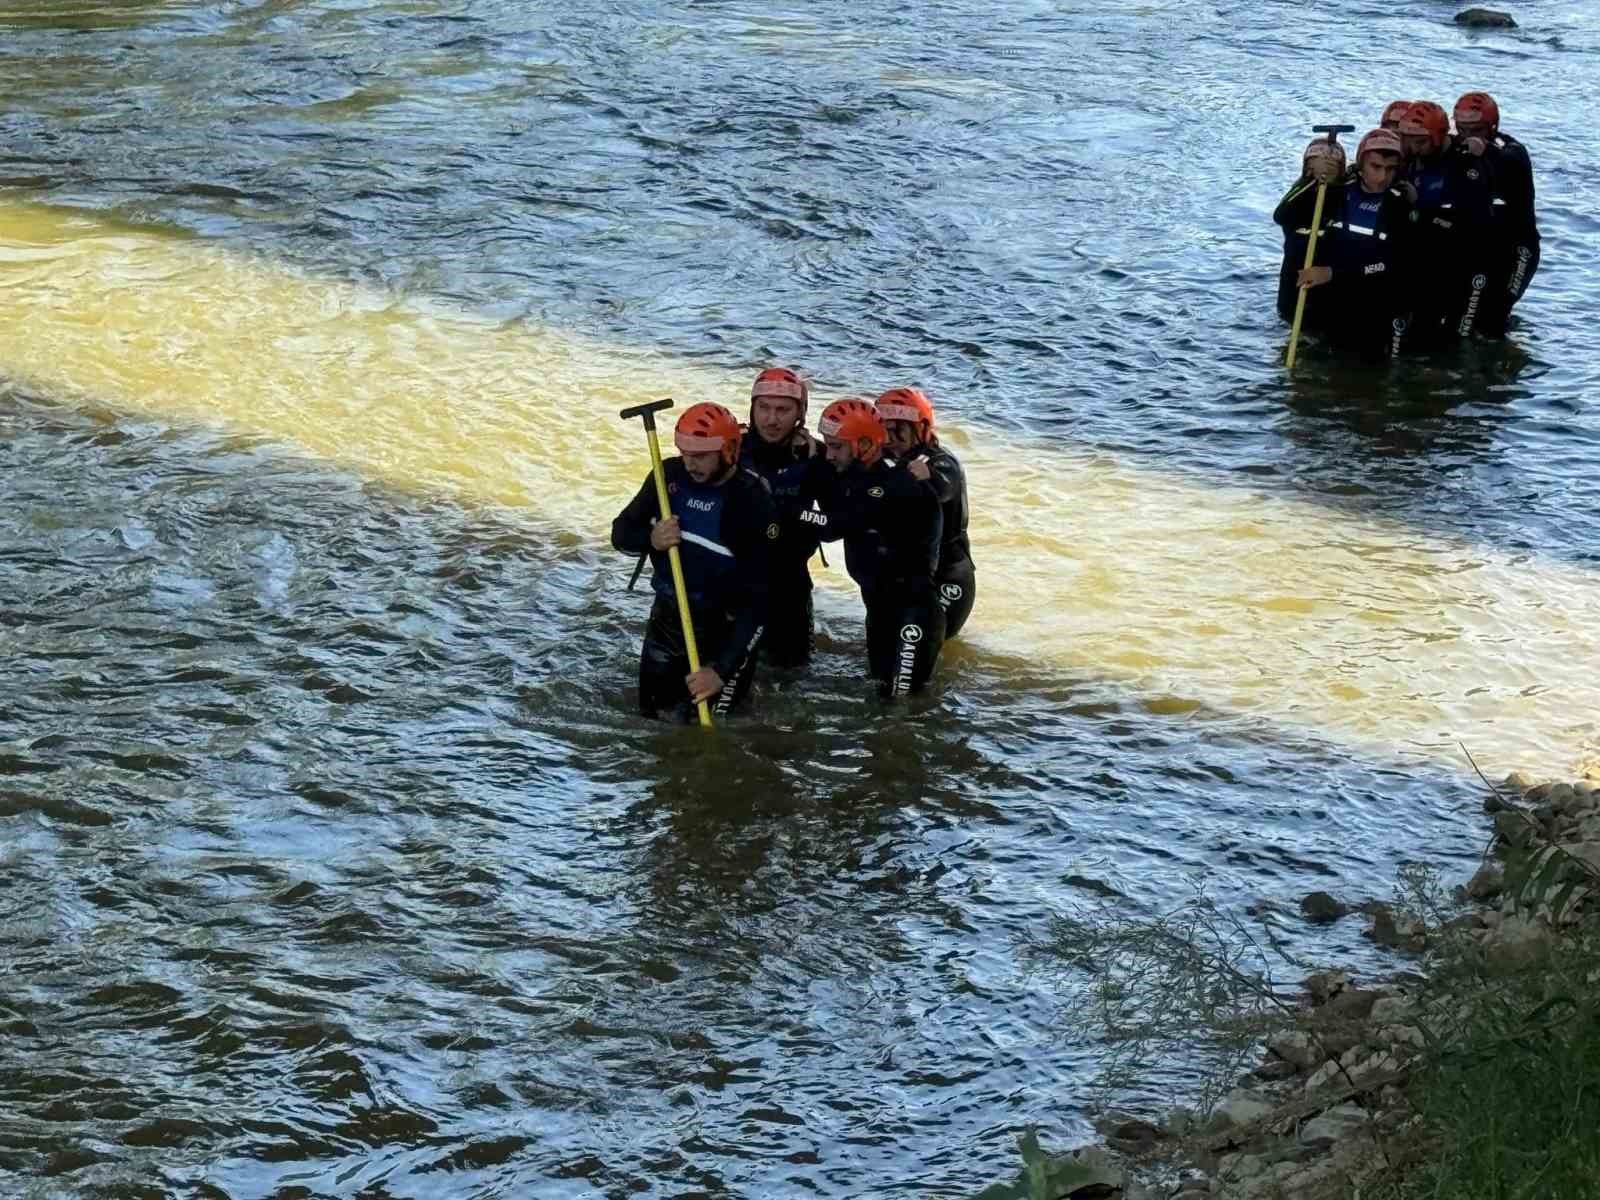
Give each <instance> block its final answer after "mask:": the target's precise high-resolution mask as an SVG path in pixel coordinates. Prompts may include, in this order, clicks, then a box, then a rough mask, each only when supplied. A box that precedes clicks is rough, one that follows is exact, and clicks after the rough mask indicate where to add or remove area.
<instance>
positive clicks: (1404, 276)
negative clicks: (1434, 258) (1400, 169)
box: [1311, 176, 1415, 358]
mask: <svg viewBox="0 0 1600 1200" xmlns="http://www.w3.org/2000/svg"><path fill="white" fill-rule="evenodd" d="M1329 199H1330V201H1331V200H1332V199H1333V197H1332V196H1331V195H1330V197H1329ZM1330 207H1332V205H1331V204H1330ZM1411 213H1412V209H1411V202H1410V201H1409V200H1407V199H1406V197H1405V195H1404V194H1403V193H1402V192H1401V191H1400V189H1398V188H1388V189H1386V190H1384V191H1382V192H1377V193H1373V192H1368V191H1365V190H1363V188H1362V187H1361V184H1360V182H1359V181H1358V180H1357V179H1356V178H1355V177H1354V176H1352V177H1351V178H1350V180H1349V181H1348V182H1347V185H1346V186H1345V187H1343V188H1341V189H1340V191H1339V195H1338V207H1337V208H1336V209H1335V210H1334V212H1333V217H1332V220H1330V221H1329V223H1328V229H1327V233H1326V234H1325V235H1324V237H1325V238H1326V246H1327V249H1326V251H1325V252H1324V251H1323V250H1321V249H1319V250H1318V252H1317V257H1318V259H1319V260H1321V263H1322V265H1323V266H1326V267H1328V268H1329V269H1330V270H1331V271H1332V272H1333V274H1332V276H1331V277H1330V278H1329V280H1328V282H1327V283H1325V284H1322V285H1320V286H1319V287H1315V288H1312V289H1311V290H1312V293H1313V294H1314V295H1315V294H1317V293H1322V295H1321V296H1320V297H1319V299H1320V301H1321V306H1322V307H1321V313H1322V325H1323V332H1324V334H1325V335H1326V336H1327V338H1328V340H1329V341H1330V342H1331V343H1332V344H1334V345H1335V346H1338V347H1340V348H1341V349H1344V350H1349V351H1353V352H1355V353H1357V354H1360V355H1362V356H1363V357H1367V358H1384V357H1388V356H1390V355H1393V354H1395V353H1397V352H1398V351H1399V349H1400V347H1401V344H1402V341H1403V338H1404V335H1405V332H1406V328H1407V324H1408V322H1409V319H1410V315H1411V313H1410V306H1411V296H1412V282H1411V279H1410V272H1411V269H1412V263H1411V253H1412V250H1413V244H1412V241H1413V239H1412V235H1413V233H1414V232H1415V225H1414V223H1413V222H1412V219H1411ZM1325 215H1326V214H1325ZM1318 244H1319V246H1321V245H1322V242H1321V241H1320V240H1319V243H1318Z"/></svg>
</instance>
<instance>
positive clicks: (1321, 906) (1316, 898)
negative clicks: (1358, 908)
mask: <svg viewBox="0 0 1600 1200" xmlns="http://www.w3.org/2000/svg"><path fill="white" fill-rule="evenodd" d="M1349 911H1350V906H1349V905H1348V904H1343V903H1341V902H1340V901H1338V900H1336V899H1334V898H1333V897H1332V896H1330V895H1329V894H1328V893H1327V892H1311V893H1309V894H1308V895H1306V896H1303V897H1302V898H1301V900H1300V912H1301V913H1302V914H1303V915H1304V916H1305V919H1306V920H1308V921H1310V922H1311V923H1312V924H1313V925H1331V924H1332V923H1333V922H1334V921H1337V920H1338V919H1339V918H1340V917H1342V916H1345V915H1346V914H1348V913H1349Z"/></svg>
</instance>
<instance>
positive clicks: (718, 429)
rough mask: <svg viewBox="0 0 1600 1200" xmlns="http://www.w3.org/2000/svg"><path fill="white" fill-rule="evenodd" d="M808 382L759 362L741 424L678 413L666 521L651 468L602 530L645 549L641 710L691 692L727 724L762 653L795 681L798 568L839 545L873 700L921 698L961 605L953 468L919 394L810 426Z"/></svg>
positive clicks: (706, 412) (967, 588)
mask: <svg viewBox="0 0 1600 1200" xmlns="http://www.w3.org/2000/svg"><path fill="white" fill-rule="evenodd" d="M809 402H810V388H809V385H808V383H807V381H806V379H805V378H804V376H803V375H802V374H801V373H800V372H799V371H798V370H796V369H794V368H791V367H771V368H768V369H766V370H764V371H762V372H761V373H760V374H759V375H757V376H756V379H755V383H754V385H753V386H752V387H751V391H750V417H749V425H748V427H747V428H741V427H740V425H739V422H738V420H737V418H735V416H734V415H733V413H732V412H730V411H729V410H728V409H727V408H725V407H724V406H722V405H720V404H715V403H710V402H702V403H699V404H695V405H692V406H691V407H690V408H688V409H687V410H685V411H684V413H683V414H682V415H681V416H680V417H679V418H678V421H677V424H676V427H675V429H674V431H673V441H674V443H675V445H676V446H677V449H678V454H679V457H677V458H671V459H668V460H667V461H666V463H665V464H664V471H665V475H666V485H667V494H668V501H669V507H670V509H671V516H669V517H666V518H664V519H662V518H661V517H660V510H659V507H658V501H657V497H656V490H655V481H654V478H653V476H650V477H646V479H645V481H644V483H643V484H642V485H641V486H640V488H639V491H638V493H637V494H636V495H635V496H634V497H633V499H632V500H630V501H629V502H628V505H627V507H625V508H624V509H623V510H622V511H621V512H620V513H619V514H617V517H616V519H615V520H614V521H613V522H612V524H611V544H612V545H613V546H614V547H615V548H616V549H618V550H621V551H623V552H625V553H628V554H633V555H645V554H648V555H649V556H650V559H651V564H652V567H653V572H654V578H653V588H654V591H655V600H654V603H653V605H652V606H651V609H650V616H649V619H648V622H647V623H646V626H645V634H644V646H643V649H642V651H641V653H640V657H639V710H640V712H642V713H643V714H644V715H645V716H647V717H665V718H667V719H674V720H680V721H687V720H689V719H690V716H691V712H692V706H693V705H694V704H696V703H698V702H701V701H705V702H707V703H708V704H709V705H710V707H711V711H712V712H713V713H715V714H717V715H719V716H725V715H727V714H728V713H729V712H731V711H732V710H733V709H735V708H736V707H737V706H738V705H739V704H740V703H741V702H742V701H743V700H744V698H745V697H746V696H747V694H748V693H749V690H750V684H751V680H752V678H753V676H754V673H755V669H756V664H757V662H758V661H760V662H763V663H765V664H767V665H768V666H769V667H771V668H772V669H774V670H776V671H780V672H784V673H786V674H791V675H792V674H793V673H796V672H799V671H801V670H803V669H804V668H805V667H806V666H807V665H808V664H809V663H810V661H811V656H812V652H813V648H814V644H815V617H814V612H813V606H812V600H811V571H810V566H809V563H810V560H811V557H812V555H813V554H815V553H816V552H817V551H818V549H819V547H820V544H821V543H822V542H831V541H842V542H843V543H844V561H845V570H846V571H847V572H848V573H849V575H850V578H851V579H852V580H854V581H855V583H856V585H857V586H858V587H859V588H860V589H861V599H862V601H863V602H864V604H865V606H866V643H867V645H866V648H867V663H868V669H869V674H870V675H871V676H872V678H873V679H875V680H876V681H877V686H878V692H879V694H880V695H881V696H883V697H884V698H886V699H893V698H895V697H898V696H901V695H906V694H909V693H912V692H917V691H920V690H921V689H922V688H923V687H925V686H926V684H927V682H928V679H929V678H930V676H931V675H932V674H933V669H934V666H935V664H936V663H937V662H938V659H939V653H940V650H941V648H942V647H943V645H944V642H945V640H946V639H947V638H952V637H954V636H955V635H956V634H957V633H958V632H959V631H960V629H961V627H962V625H963V624H965V623H966V619H967V615H968V614H969V613H970V612H971V611H972V602H973V598H974V595H975V586H976V579H975V574H974V569H973V564H972V553H971V547H970V546H969V544H968V541H967V485H966V479H965V477H964V476H963V474H962V471H961V464H960V463H959V462H958V461H957V460H956V457H955V456H954V455H953V454H951V453H950V451H949V450H948V449H946V448H945V447H943V446H941V445H940V444H939V438H938V435H937V434H936V433H935V432H934V419H933V405H932V404H931V403H930V401H929V400H928V397H927V395H926V394H925V393H924V392H923V391H922V390H921V389H920V388H915V387H897V388H891V389H890V390H889V391H886V392H884V393H883V395H881V396H879V397H878V399H877V401H876V403H872V402H869V401H867V400H864V399H858V398H846V399H843V400H835V401H834V402H833V403H831V404H829V405H828V406H827V407H826V408H825V409H823V411H822V414H821V416H820V417H819V418H818V420H817V432H818V433H819V434H820V435H821V437H820V439H819V438H817V437H814V436H813V435H812V434H811V433H810V432H809V431H808V430H807V429H806V417H807V409H808V406H809ZM673 546H676V547H678V553H679V558H680V561H681V565H682V571H683V578H684V591H685V594H686V596H687V597H688V600H689V609H690V612H691V614H692V620H693V628H694V635H695V641H696V643H697V649H698V650H699V652H700V660H701V666H700V668H699V670H697V671H693V672H691V671H690V664H689V657H688V649H687V646H686V644H685V639H684V630H683V625H682V622H681V620H680V617H679V612H678V606H677V597H676V595H675V593H674V591H673V579H672V574H671V572H670V570H669V569H668V562H667V551H668V550H669V548H670V547H673Z"/></svg>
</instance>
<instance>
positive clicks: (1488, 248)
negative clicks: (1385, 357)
mask: <svg viewBox="0 0 1600 1200" xmlns="http://www.w3.org/2000/svg"><path fill="white" fill-rule="evenodd" d="M1407 178H1408V180H1409V182H1410V183H1411V185H1412V186H1413V187H1415V188H1416V189H1417V204H1416V213H1417V221H1416V233H1417V238H1416V270H1415V272H1414V273H1413V282H1414V288H1413V298H1414V303H1413V305H1412V318H1411V328H1410V331H1409V333H1408V340H1410V341H1411V342H1412V344H1414V345H1415V346H1416V347H1417V348H1418V349H1424V350H1425V349H1428V348H1429V347H1432V346H1437V345H1440V344H1443V343H1447V342H1451V341H1454V340H1455V339H1456V338H1460V337H1465V336H1466V335H1467V334H1469V333H1471V332H1472V331H1473V328H1474V325H1475V323H1476V321H1477V318H1478V314H1479V313H1480V312H1481V311H1482V309H1483V305H1484V302H1485V297H1486V295H1487V292H1488V287H1489V273H1490V271H1491V270H1492V269H1493V268H1494V267H1495V256H1496V247H1495V241H1494V232H1493V229H1492V226H1491V222H1492V220H1493V214H1494V167H1493V165H1492V164H1491V163H1490V161H1489V159H1488V157H1487V156H1479V155H1475V154H1473V153H1472V152H1470V151H1469V150H1467V149H1466V148H1465V147H1464V146H1461V145H1459V144H1452V145H1451V146H1449V147H1447V148H1446V149H1444V150H1441V151H1440V152H1439V153H1437V154H1433V155H1430V156H1429V157H1427V158H1424V159H1420V160H1418V161H1416V162H1413V163H1412V164H1411V171H1410V174H1409V175H1408V176H1407Z"/></svg>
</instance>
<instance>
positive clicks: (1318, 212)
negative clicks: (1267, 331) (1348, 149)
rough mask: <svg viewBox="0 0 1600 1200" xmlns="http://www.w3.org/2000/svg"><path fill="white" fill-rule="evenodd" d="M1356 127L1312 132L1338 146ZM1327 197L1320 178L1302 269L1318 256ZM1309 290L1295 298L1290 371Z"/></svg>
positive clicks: (1319, 128) (1320, 127) (1322, 127)
mask: <svg viewBox="0 0 1600 1200" xmlns="http://www.w3.org/2000/svg"><path fill="white" fill-rule="evenodd" d="M1355 128H1356V127H1355V126H1354V125H1313V126H1312V127H1311V132H1312V133H1325V134H1327V135H1328V144H1329V145H1330V146H1336V145H1338V144H1339V135H1340V134H1341V133H1354V132H1355ZM1327 198H1328V184H1327V181H1326V180H1320V181H1318V183H1317V203H1316V206H1315V207H1314V208H1313V209H1312V211H1311V238H1310V240H1309V241H1307V242H1306V261H1305V263H1304V265H1303V266H1302V267H1301V270H1310V269H1311V265H1312V262H1313V260H1314V259H1315V258H1316V256H1317V234H1318V233H1319V232H1321V229H1322V202H1323V201H1324V200H1326V199H1327ZM1307 290H1308V289H1307V288H1305V287H1301V288H1300V294H1299V295H1298V296H1297V297H1296V298H1295V302H1294V324H1293V325H1292V326H1291V327H1290V329H1289V353H1288V354H1287V355H1286V356H1285V357H1284V360H1283V365H1284V369H1285V370H1289V371H1292V370H1294V355H1295V351H1296V350H1297V349H1298V348H1299V345H1300V323H1301V321H1303V320H1305V315H1306V292H1307Z"/></svg>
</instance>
